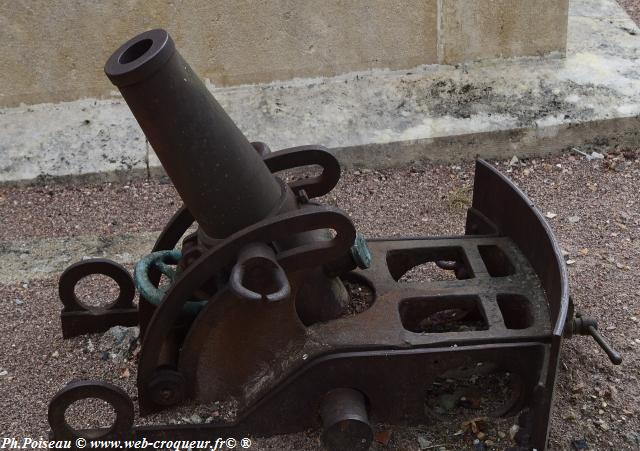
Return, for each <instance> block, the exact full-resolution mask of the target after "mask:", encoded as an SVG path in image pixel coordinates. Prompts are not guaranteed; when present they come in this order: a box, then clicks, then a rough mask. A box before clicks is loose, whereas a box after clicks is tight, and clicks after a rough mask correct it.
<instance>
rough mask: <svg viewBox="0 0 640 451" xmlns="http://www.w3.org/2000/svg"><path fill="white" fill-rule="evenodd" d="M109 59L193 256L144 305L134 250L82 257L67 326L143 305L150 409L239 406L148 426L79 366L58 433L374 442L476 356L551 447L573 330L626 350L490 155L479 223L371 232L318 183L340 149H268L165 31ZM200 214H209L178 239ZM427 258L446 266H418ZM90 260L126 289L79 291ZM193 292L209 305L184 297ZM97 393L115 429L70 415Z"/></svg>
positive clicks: (145, 392) (476, 366)
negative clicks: (412, 277) (596, 316)
mask: <svg viewBox="0 0 640 451" xmlns="http://www.w3.org/2000/svg"><path fill="white" fill-rule="evenodd" d="M143 47H144V49H143ZM134 50H135V51H134ZM134 56H135V58H134ZM106 72H107V74H108V75H109V77H110V78H111V80H112V81H113V82H114V83H115V84H116V85H117V86H118V87H119V88H120V89H121V91H122V92H123V95H124V97H125V100H126V101H127V103H128V104H129V105H130V106H131V108H132V111H133V112H134V115H135V116H136V118H137V119H138V121H139V123H140V125H141V126H142V128H143V130H144V131H145V133H146V135H147V136H148V137H149V139H150V141H151V144H152V145H153V147H154V149H155V150H156V152H158V154H159V157H160V160H161V161H162V163H163V165H164V166H165V169H167V173H168V174H169V176H170V178H171V179H172V181H173V182H174V184H175V185H176V188H177V190H178V192H179V193H180V195H181V197H182V198H183V200H184V201H185V206H183V207H182V208H180V209H179V210H178V211H177V212H176V214H175V215H174V217H173V218H172V219H171V220H170V221H169V223H168V224H167V225H166V226H165V228H164V230H163V231H162V233H161V234H160V236H159V238H158V240H157V242H156V244H155V246H154V248H153V251H154V252H156V251H162V250H172V249H174V248H178V247H179V246H180V245H181V249H180V252H178V251H176V253H175V254H176V259H177V258H178V255H180V258H179V261H177V262H175V261H174V260H171V263H176V265H175V266H176V269H175V270H174V269H173V268H169V269H170V273H171V274H172V275H175V277H174V279H173V280H172V282H171V284H170V286H169V288H168V290H167V291H166V292H165V293H164V294H162V292H160V293H159V296H158V299H156V300H154V303H155V304H157V305H152V304H151V303H150V302H149V300H148V299H145V298H144V297H143V296H141V298H140V302H139V305H140V308H139V312H138V311H136V310H135V309H134V308H133V307H132V302H131V301H132V299H133V296H134V295H135V290H134V289H133V288H132V287H133V284H132V282H131V276H129V275H128V273H127V272H126V271H125V270H124V269H123V268H121V267H118V266H117V265H115V264H113V263H110V262H106V261H101V260H96V261H94V262H80V263H78V264H76V265H73V266H72V267H70V268H69V269H68V270H67V271H65V273H64V274H63V276H62V277H61V281H60V297H61V300H62V301H63V303H64V305H65V309H64V310H63V313H62V321H63V331H64V333H65V336H71V335H74V334H77V333H83V332H94V331H98V330H104V329H106V328H107V327H109V326H110V325H113V324H120V323H127V324H128V323H130V322H132V320H133V319H135V321H137V322H138V323H139V324H140V327H141V330H142V337H143V339H142V347H141V352H140V358H139V367H138V379H137V383H138V404H139V408H140V412H141V414H142V415H145V414H147V413H150V412H153V411H157V410H161V409H166V408H171V407H172V406H175V405H177V404H180V403H185V402H192V401H197V402H209V401H219V400H229V399H233V400H235V401H237V402H238V405H239V415H238V419H237V421H235V422H234V423H212V424H202V425H157V426H144V427H137V426H134V425H133V420H132V418H131V416H132V413H131V412H132V407H131V406H132V405H131V400H130V399H129V398H128V397H126V395H124V394H123V393H122V392H121V390H119V389H118V388H117V387H114V386H111V385H109V384H104V383H101V382H87V381H85V382H74V383H72V384H70V385H69V386H67V387H66V388H65V389H63V390H62V391H61V392H60V393H59V394H58V395H57V396H56V397H55V398H54V399H53V400H52V402H51V405H50V409H49V420H50V424H51V427H52V436H53V437H54V438H56V439H66V438H73V437H75V436H86V437H90V436H104V437H130V438H138V439H140V438H143V437H145V438H147V439H157V438H171V439H174V440H176V439H209V438H210V437H212V436H215V435H218V436H220V435H224V436H227V437H230V436H234V435H236V436H242V435H247V434H250V435H253V436H264V435H275V434H283V433H290V432H298V431H302V430H305V429H308V428H322V429H323V433H322V437H323V442H324V444H325V446H326V447H328V448H329V449H332V450H334V449H335V450H338V449H355V447H358V448H362V449H366V448H367V447H368V444H369V443H370V441H371V427H370V424H371V423H374V422H383V423H392V424H429V423H430V422H431V421H433V420H434V417H433V412H432V411H431V410H432V409H431V407H430V406H429V405H428V404H427V401H426V400H425V399H426V397H427V394H428V393H430V390H431V389H432V388H433V386H434V383H436V381H437V380H438V379H439V378H441V377H443V375H451V374H469V373H471V374H475V375H477V376H478V377H490V376H492V375H493V374H508V375H509V384H510V386H511V388H512V393H511V395H510V397H509V398H508V399H506V400H504V401H503V402H502V404H501V405H500V406H498V407H497V408H496V409H494V410H493V411H492V414H493V415H496V416H504V415H509V416H513V415H517V416H518V420H517V421H518V424H519V425H520V431H519V432H518V434H517V435H516V437H515V441H516V442H517V446H519V447H520V449H533V448H535V449H538V450H540V451H542V450H545V449H546V442H547V432H548V423H549V417H550V411H551V406H552V400H553V391H554V385H555V379H556V374H557V368H558V364H559V359H560V346H561V340H562V338H563V334H567V335H571V334H573V333H576V334H580V333H588V334H590V335H592V336H593V337H594V338H596V340H599V343H601V346H602V347H603V348H604V349H605V351H607V353H608V354H609V355H610V356H611V357H612V360H616V359H615V358H616V357H619V356H617V355H616V354H615V351H613V350H611V349H610V348H609V349H607V347H608V345H606V342H604V340H603V339H602V337H600V336H599V334H598V333H597V331H596V329H597V324H595V323H594V322H591V321H590V320H587V319H583V320H581V321H579V322H575V321H573V318H572V317H571V316H572V310H571V309H570V301H569V288H568V283H567V272H566V268H565V265H564V260H563V258H562V255H561V253H560V248H559V246H558V244H557V242H556V239H555V237H554V235H553V233H552V232H551V229H550V228H549V226H548V225H547V223H546V222H545V220H544V218H543V217H542V216H541V215H540V213H539V212H538V211H537V210H536V209H535V207H534V206H533V204H532V203H531V201H530V200H529V199H528V198H527V197H526V196H525V195H524V194H523V193H522V192H521V191H520V190H519V189H518V188H517V187H516V186H515V185H514V184H513V183H512V182H511V181H510V180H509V179H507V178H506V177H504V176H503V175H502V174H500V173H499V172H498V171H497V170H495V169H494V168H493V167H491V166H490V165H489V164H487V163H486V162H484V161H482V160H479V161H478V162H477V165H476V175H475V184H474V192H473V204H472V206H471V208H470V209H469V212H468V216H467V223H466V234H465V235H462V236H448V237H416V238H401V239H371V240H364V239H363V238H362V237H361V236H359V235H358V234H357V232H356V230H355V227H354V225H353V223H352V221H351V220H350V218H349V217H348V216H347V215H346V214H345V213H344V212H342V211H341V210H339V209H337V208H332V207H326V206H322V205H320V204H318V203H316V202H315V201H312V200H311V199H313V198H316V197H319V196H322V195H324V194H327V193H328V192H330V191H331V190H332V189H333V188H334V187H335V185H336V184H337V182H338V181H339V178H340V166H339V164H338V162H337V160H336V158H335V157H334V156H333V155H331V153H330V152H329V151H327V149H325V148H323V147H321V146H301V147H296V148H292V149H285V150H281V151H278V152H271V151H270V149H269V147H268V146H267V145H266V144H264V143H260V142H255V143H251V144H250V143H249V142H248V141H247V140H246V138H244V136H243V135H242V134H241V133H240V132H239V130H237V128H236V127H235V124H233V122H232V121H231V120H230V119H229V117H228V116H227V115H226V113H225V112H224V110H222V108H221V107H220V105H219V104H217V102H216V101H215V99H213V97H212V96H211V94H210V93H209V92H208V91H207V90H206V88H205V87H204V85H203V84H202V83H201V82H200V81H199V80H198V79H197V76H196V75H195V74H194V73H193V72H192V71H191V69H190V68H189V67H188V65H186V63H185V62H184V61H183V60H182V59H181V57H180V55H179V54H178V52H177V51H176V50H175V48H174V46H173V42H172V41H171V38H170V37H169V36H168V34H166V32H164V31H162V30H153V31H151V32H147V33H143V34H142V35H140V36H138V37H136V38H134V39H132V40H131V41H129V42H128V43H127V44H125V45H124V46H123V47H121V48H120V49H119V50H118V51H116V53H114V55H113V56H112V58H111V59H110V60H109V62H108V63H107V66H106ZM205 91H206V92H205ZM159 106H162V107H165V108H169V109H170V110H171V111H172V114H166V113H164V114H163V111H159ZM309 166H320V168H321V172H320V174H319V175H316V176H314V177H311V178H306V179H301V180H296V181H293V182H291V183H290V184H286V183H284V182H283V181H282V180H281V179H279V178H278V177H276V176H274V175H272V174H274V173H277V172H279V171H283V170H288V169H295V168H300V167H309ZM194 222H196V223H197V225H198V229H197V231H196V232H194V233H192V234H190V235H188V236H185V237H184V238H183V240H182V243H179V241H180V239H181V237H183V236H184V234H185V232H186V231H187V229H188V228H189V227H190V226H191V225H192V224H193V223H194ZM143 261H146V260H143ZM426 263H433V264H434V265H435V266H436V267H437V268H439V269H438V270H439V271H442V272H444V273H448V274H449V276H450V277H448V278H445V280H428V281H422V282H411V281H408V280H405V278H404V276H405V275H406V274H407V272H408V271H410V270H412V268H415V267H417V266H420V265H423V264H426ZM140 268H152V267H151V266H149V265H146V266H145V265H140ZM163 268H164V267H163ZM165 269H167V268H164V269H163V271H164V270H165ZM167 270H168V269H167ZM144 271H148V273H147V274H142V276H144V277H142V278H141V279H140V280H144V281H145V283H146V282H147V281H149V282H151V285H153V286H154V287H155V288H156V289H157V288H158V284H159V281H160V274H159V272H157V271H156V270H155V269H146V270H144ZM92 273H102V274H106V275H107V276H109V277H111V278H113V279H114V280H116V281H117V282H118V284H119V286H120V288H121V292H120V297H119V298H118V300H117V301H116V302H115V303H114V304H113V305H111V306H108V307H107V308H106V309H103V310H101V311H93V312H91V311H88V310H87V309H86V308H84V307H83V306H81V305H80V304H79V303H78V302H77V299H76V298H75V294H74V288H75V284H76V283H77V282H78V281H79V280H80V279H81V278H82V277H85V276H87V275H89V274H92ZM348 284H356V285H358V286H361V287H364V288H365V289H366V290H367V291H368V292H370V293H371V299H370V300H369V301H368V302H367V303H366V305H361V306H360V307H359V310H350V309H349V307H350V305H349V302H350V299H349V295H348V293H347V291H346V289H345V286H346V285H348ZM145 286H146V285H145ZM153 292H154V293H155V294H158V292H157V291H153ZM155 294H154V295H155ZM160 298H161V302H158V301H159V300H160ZM193 300H197V301H198V305H199V306H201V308H200V307H199V309H198V310H195V311H191V310H189V311H185V310H184V309H183V307H184V306H185V305H186V304H187V303H189V302H192V301H193ZM136 314H137V318H136V317H135V315H136ZM118 315H121V316H118ZM83 318H90V319H87V320H86V321H85V320H84V319H83ZM568 319H571V320H572V321H573V322H571V323H570V325H571V326H572V327H568V326H567V325H568V324H569V322H568ZM618 360H619V359H618ZM87 397H98V398H100V399H104V400H106V401H107V402H109V403H110V404H112V406H113V408H114V410H115V411H116V413H117V415H116V417H117V419H116V425H115V426H114V427H113V428H112V429H103V430H93V431H73V430H70V429H69V428H68V425H66V422H65V421H64V412H65V410H66V408H67V407H68V406H69V405H70V404H71V403H73V402H74V401H76V400H78V399H83V398H87ZM300 405H304V406H306V408H305V410H304V411H301V410H300V409H299V406H300ZM337 425H339V426H337Z"/></svg>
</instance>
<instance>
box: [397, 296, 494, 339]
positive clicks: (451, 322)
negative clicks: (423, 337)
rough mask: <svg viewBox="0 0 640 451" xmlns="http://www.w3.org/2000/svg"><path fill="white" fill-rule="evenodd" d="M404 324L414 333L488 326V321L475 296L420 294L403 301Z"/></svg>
mask: <svg viewBox="0 0 640 451" xmlns="http://www.w3.org/2000/svg"><path fill="white" fill-rule="evenodd" d="M399 310H400V320H401V322H402V326H403V327H404V328H405V329H406V330H408V331H410V332H415V333H429V334H438V333H446V332H470V331H476V330H487V329H489V325H488V323H487V319H486V316H485V314H484V311H483V310H482V306H481V303H480V300H479V299H478V298H477V297H475V296H455V297H453V296H441V297H421V298H413V299H407V300H405V301H402V302H401V303H400V306H399Z"/></svg>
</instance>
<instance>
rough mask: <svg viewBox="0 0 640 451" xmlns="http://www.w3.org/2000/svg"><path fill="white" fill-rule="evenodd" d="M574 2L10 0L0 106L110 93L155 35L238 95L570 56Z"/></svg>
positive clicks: (2, 18) (1, 31)
mask: <svg viewBox="0 0 640 451" xmlns="http://www.w3.org/2000/svg"><path fill="white" fill-rule="evenodd" d="M567 3H568V0H350V1H347V0H216V1H207V0H184V1H182V0H161V1H152V0H114V1H87V0H61V1H53V2H52V1H50V0H0V42H2V46H1V47H0V62H2V68H1V69H0V107H1V106H15V105H18V104H20V103H26V104H33V103H42V102H58V101H64V100H72V99H77V98H81V97H102V96H106V95H108V94H109V92H110V91H111V90H112V89H113V88H112V87H111V85H110V84H109V83H108V81H107V80H106V77H105V76H104V75H103V73H102V67H103V64H104V62H105V61H106V59H107V58H108V56H109V55H110V54H111V52H112V51H113V50H115V49H116V48H117V47H118V46H119V45H120V44H121V43H123V42H124V41H125V40H126V39H128V38H130V37H132V36H133V35H135V34H137V33H139V32H141V31H144V30H148V29H151V28H156V27H162V28H166V29H167V30H169V32H170V33H171V34H172V36H173V38H174V40H175V41H176V44H177V45H178V47H179V49H180V51H181V53H182V54H183V55H184V56H185V58H186V59H187V60H188V61H189V62H190V63H191V65H192V66H193V67H194V69H195V70H196V71H197V72H198V73H199V74H200V76H201V77H203V78H208V79H210V80H211V82H213V83H214V84H216V85H234V84H244V83H256V82H268V81H272V80H286V79H290V78H294V77H312V76H331V75H336V74H339V73H344V72H351V71H357V70H363V69H370V68H389V69H404V68H410V67H415V66H418V65H421V64H431V63H437V62H445V63H454V62H459V61H464V60H469V59H478V58H486V57H494V56H513V55H536V54H540V53H547V52H550V51H554V50H559V51H563V50H564V48H565V45H566V23H567Z"/></svg>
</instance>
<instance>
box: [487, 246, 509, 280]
mask: <svg viewBox="0 0 640 451" xmlns="http://www.w3.org/2000/svg"><path fill="white" fill-rule="evenodd" d="M478 251H479V252H480V257H482V261H483V262H484V266H485V267H486V268H487V271H488V272H489V275H490V276H491V277H506V276H511V275H513V274H514V273H515V268H514V266H513V264H512V263H511V261H510V260H509V257H507V255H506V254H505V253H504V251H503V250H502V249H500V248H499V247H498V246H496V245H494V244H491V245H483V246H478Z"/></svg>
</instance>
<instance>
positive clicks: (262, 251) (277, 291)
mask: <svg viewBox="0 0 640 451" xmlns="http://www.w3.org/2000/svg"><path fill="white" fill-rule="evenodd" d="M229 287H230V289H231V291H232V292H233V293H234V294H235V295H236V296H238V297H240V298H242V299H247V300H251V301H261V300H265V301H268V302H277V301H282V300H284V299H287V298H288V297H289V295H290V294H291V286H290V285H289V280H288V279H287V275H286V273H285V272H284V269H282V267H281V266H280V265H279V264H278V262H277V260H276V255H275V252H274V251H273V249H272V248H271V247H269V246H268V245H266V244H264V243H251V244H248V245H247V246H245V247H244V248H243V249H242V251H240V254H239V255H238V261H237V262H236V264H235V265H234V267H233V268H232V269H231V276H230V277H229Z"/></svg>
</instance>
